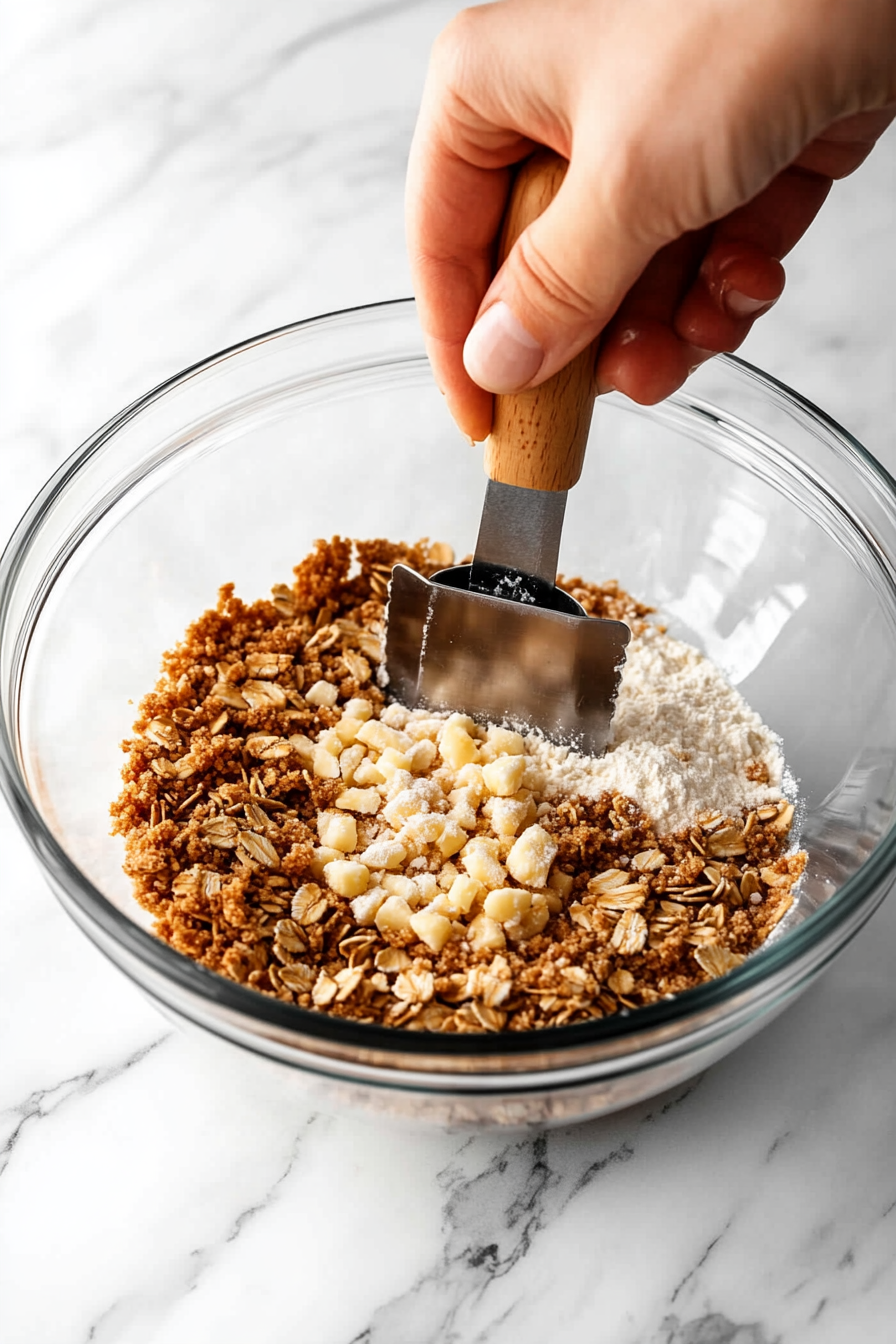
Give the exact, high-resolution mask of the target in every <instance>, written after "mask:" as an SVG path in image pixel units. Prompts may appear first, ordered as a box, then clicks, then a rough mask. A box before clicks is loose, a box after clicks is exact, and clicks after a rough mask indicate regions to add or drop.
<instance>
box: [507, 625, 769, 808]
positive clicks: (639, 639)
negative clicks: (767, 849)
mask: <svg viewBox="0 0 896 1344" xmlns="http://www.w3.org/2000/svg"><path fill="white" fill-rule="evenodd" d="M526 749H527V751H528V752H529V753H530V754H531V755H532V756H533V757H534V758H535V759H536V760H537V761H538V762H539V763H540V764H541V765H542V766H543V767H544V769H545V770H546V771H547V772H548V788H547V796H548V797H549V798H551V797H554V796H556V795H563V794H566V795H570V794H579V795H581V796H582V797H585V798H597V797H599V796H600V794H601V793H604V792H606V791H607V790H609V792H611V793H623V794H627V795H628V796H629V797H630V798H637V800H638V802H639V803H640V805H641V807H642V808H643V809H644V811H645V812H646V813H647V814H648V816H649V817H650V819H651V820H652V822H653V823H654V825H655V826H656V827H657V828H658V829H659V830H661V831H677V830H681V828H682V827H685V826H688V825H689V824H690V823H691V822H692V821H693V820H694V818H695V817H696V816H697V814H698V813H699V812H701V811H703V810H705V808H706V807H707V806H708V805H711V806H712V807H713V808H714V809H716V810H717V811H720V812H724V813H726V814H727V813H734V812H738V811H742V810H743V809H747V810H749V809H751V808H757V807H762V806H763V805H764V804H765V803H769V802H773V801H775V800H776V799H779V798H780V797H781V796H782V787H783V783H784V780H783V776H784V756H783V754H782V751H781V742H780V739H779V738H778V737H777V736H776V735H775V734H774V733H772V732H771V730H770V729H769V728H767V727H766V726H765V724H764V723H763V722H762V720H761V719H760V717H759V715H758V714H757V713H756V712H755V710H752V709H751V708H750V706H749V705H748V704H747V702H746V701H745V700H744V698H743V696H742V695H740V694H739V693H738V692H737V691H736V690H735V689H734V687H733V686H730V685H729V684H728V682H727V681H726V680H725V677H724V676H723V674H722V672H721V671H720V670H719V669H718V668H717V667H716V665H715V664H714V663H712V662H710V660H709V659H708V658H706V657H705V656H704V655H703V654H702V653H700V652H699V651H698V650H697V649H695V648H693V646H692V645H690V644H683V643H682V642H681V641H680V640H677V639H672V638H671V637H670V636H669V635H666V634H664V633H663V632H662V631H661V630H657V629H656V628H653V627H648V628H647V629H645V630H643V631H642V633H641V634H638V635H635V636H634V637H633V638H632V640H631V642H630V644H629V647H628V652H627V655H626V661H625V668H624V670H623V674H622V679H621V683H620V687H619V695H618V697H617V701H616V711H615V714H614V717H613V726H612V732H611V736H610V741H609V745H608V749H607V752H606V754H605V755H604V756H602V757H600V758H597V759H595V758H594V757H589V756H581V755H579V754H577V753H576V752H573V751H570V750H569V749H568V748H565V747H561V746H557V745H556V744H555V743H553V742H547V741H545V740H544V739H540V738H538V737H533V738H532V739H530V740H529V742H527V748H526Z"/></svg>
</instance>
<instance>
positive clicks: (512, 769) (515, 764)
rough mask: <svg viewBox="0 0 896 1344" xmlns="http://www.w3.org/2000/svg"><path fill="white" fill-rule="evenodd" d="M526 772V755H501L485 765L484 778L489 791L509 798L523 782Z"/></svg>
mask: <svg viewBox="0 0 896 1344" xmlns="http://www.w3.org/2000/svg"><path fill="white" fill-rule="evenodd" d="M525 773H526V758H525V756H499V757H498V759H497V760H496V761H492V762H491V764H490V765H486V766H483V769H482V778H483V779H484V781H485V787H486V788H487V789H488V791H489V793H494V794H497V795H498V797H499V798H509V797H510V796H511V795H512V794H514V793H516V791H517V789H518V788H519V787H520V785H521V784H522V782H523V776H524V775H525Z"/></svg>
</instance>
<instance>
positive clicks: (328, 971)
mask: <svg viewBox="0 0 896 1344" xmlns="http://www.w3.org/2000/svg"><path fill="white" fill-rule="evenodd" d="M451 559H452V557H451V553H450V551H449V549H448V548H447V547H445V546H444V545H441V544H430V543H428V542H426V541H423V542H420V543H418V544H417V545H415V546H406V545H401V544H395V543H392V542H388V541H382V540H380V541H368V542H354V543H353V542H350V541H347V540H344V539H341V538H335V539H334V540H333V541H331V542H318V543H317V545H316V547H315V549H314V551H313V552H312V553H311V554H310V555H309V556H308V557H306V559H305V560H303V561H302V563H301V564H300V565H299V566H298V567H297V568H296V570H295V579H294V582H293V583H292V584H291V585H285V584H279V585H277V586H276V587H275V588H274V589H273V592H272V598H271V599H270V600H264V601H258V602H254V603H251V604H246V603H244V602H242V601H241V600H240V599H239V598H237V597H236V596H235V594H234V591H233V586H232V585H226V586H225V587H223V588H222V589H221V590H220V593H219V596H218V602H217V605H216V607H215V608H214V609H213V610H210V611H207V612H205V613H204V614H203V615H202V616H201V617H200V618H199V619H198V620H197V621H196V622H194V624H193V625H191V626H190V628H189V629H188V630H187V632H186V634H185V637H184V639H183V641H182V642H181V643H180V644H178V646H177V647H176V648H175V649H173V650H171V651H170V652H169V653H168V654H166V655H165V657H164V659H163V665H162V676H161V678H160V680H159V682H158V684H157V685H156V687H155V688H154V690H152V691H151V692H150V693H149V694H148V695H147V696H145V698H144V699H143V701H142V702H141V704H140V711H139V717H138V719H137V722H136V723H135V725H134V736H133V738H131V739H130V740H128V741H127V742H125V743H124V744H123V746H124V750H125V752H126V753H127V763H126V765H125V767H124V770H123V780H124V787H123V790H122V793H121V795H120V797H119V798H118V800H117V801H116V802H115V804H114V805H113V807H112V817H113V831H114V833H117V834H120V835H122V836H123V837H124V841H125V871H126V872H127V873H128V874H129V876H130V878H131V880H132V883H133V889H134V895H135V897H136V899H137V901H138V902H139V903H140V905H141V906H143V907H144V908H145V909H146V910H148V911H149V912H150V913H151V914H152V916H153V920H154V926H153V927H154V931H155V933H156V934H157V935H158V936H159V937H160V938H162V939H164V940H165V941H166V942H167V943H169V944H170V945H171V946H172V947H173V948H175V949H176V950H177V951H179V952H181V953H183V954H184V955H185V956H189V957H191V958H192V959H194V960H195V961H197V962H199V963H200V964H201V965H203V966H205V967H208V968H209V969H211V970H213V971H216V972H218V973H219V974H221V975H225V976H227V977H229V978H230V979H232V980H235V981H237V982H238V983H241V984H246V985H249V986H251V987H252V988H254V989H256V990H258V991H259V992H260V993H264V994H268V995H272V996H275V997H277V998H279V999H281V1000H283V1001H285V1002H289V1003H295V1004H298V1005H300V1006H302V1007H304V1008H308V1009H313V1010H316V1011H321V1012H327V1013H330V1014H333V1015H336V1016H341V1017H349V1018H353V1019H356V1020H359V1021H363V1022H378V1023H384V1024H386V1025H392V1026H406V1027H412V1028H416V1029H426V1030H440V1031H461V1032H469V1031H474V1032H480V1031H499V1030H516V1031H519V1030H527V1029H530V1028H535V1027H546V1026H557V1025H561V1024H563V1023H568V1022H576V1021H584V1020H586V1019H588V1018H595V1017H603V1016H606V1015H608V1014H612V1013H614V1012H618V1011H619V1010H620V1009H626V1010H627V1009H632V1008H637V1007H639V1006H642V1005H645V1004H650V1003H654V1002H657V1001H658V1000H660V999H663V998H667V997H670V996H672V995H675V994H678V993H681V992H682V991H683V990H686V989H688V988H690V987H692V986H694V985H697V984H700V983H702V982H704V981H706V980H708V979H712V978H715V977H717V976H719V975H723V974H724V973H725V972H726V971H728V970H730V969H732V968H733V967H735V966H737V965H739V964H740V963H741V962H742V961H743V960H744V958H745V957H746V956H747V955H749V953H750V952H752V951H754V950H755V949H756V948H757V947H758V946H760V945H761V943H762V942H763V941H764V940H765V939H766V938H767V937H768V935H769V934H770V932H771V931H772V929H773V928H774V927H775V926H776V925H777V924H778V922H779V921H780V920H781V918H782V917H783V916H784V914H785V913H786V912H787V910H788V909H789V908H790V906H791V905H792V903H793V888H794V886H795V884H796V882H797V880H798V878H799V876H800V874H801V873H802V871H803V868H804V866H805V862H806V857H805V855H804V854H793V853H787V852H786V849H787V845H788V837H789V831H790V827H791V822H792V819H793V806H792V804H790V803H789V802H787V801H786V800H784V799H780V800H777V801H774V802H770V803H769V804H768V805H766V806H764V807H760V808H757V809H755V810H753V811H750V812H749V813H746V814H741V815H736V816H721V815H719V814H718V813H713V812H711V811H707V812H705V813H703V814H701V815H698V816H695V818H694V821H693V825H692V826H691V827H690V828H689V829H686V830H682V831H679V832H676V833H675V834H658V833H657V832H656V830H655V828H654V827H653V825H652V823H651V820H650V818H649V817H648V816H647V815H645V813H644V812H643V811H642V809H641V808H640V807H639V805H638V800H637V799H632V798H627V797H622V796H619V795H615V796H614V795H612V794H610V793H605V794H603V795H601V796H599V797H597V798H588V799H585V798H581V797H558V796H556V795H554V796H551V797H550V798H548V797H546V796H545V792H544V780H543V778H540V776H539V770H538V767H537V763H536V762H535V761H534V760H533V759H532V758H531V757H530V756H528V755H527V754H526V749H525V742H524V740H523V739H522V738H521V737H520V735H519V734H517V733H514V732H511V731H509V730H507V729H504V728H496V727H489V728H483V727H481V726H479V725H476V724H474V723H473V722H472V720H469V719H466V718H465V717H464V716H463V715H457V714H455V715H434V714H430V713H428V712H426V711H416V712H415V713H410V712H409V711H407V710H406V709H404V708H403V707H402V706H400V705H394V704H393V705H387V704H386V701H385V697H384V695H383V692H382V690H381V689H380V688H379V686H378V685H377V682H376V668H377V665H378V663H379V661H380V658H381V641H382V637H383V631H384V614H385V613H384V603H385V599H386V595H387V588H388V581H389V575H390V572H391V569H392V566H393V564H395V563H396V562H399V561H401V562H402V563H404V564H407V565H410V566H412V567H413V568H415V569H417V570H419V571H420V572H421V573H423V574H424V575H429V574H431V573H433V572H434V571H435V570H436V569H439V568H442V567H443V566H445V565H446V564H449V563H451ZM566 586H567V587H568V588H569V589H570V590H571V591H573V592H574V595H575V596H576V597H577V599H578V600H579V601H580V602H581V603H582V605H583V606H584V607H585V609H586V611H588V613H589V614H591V615H595V616H612V617H613V618H614V619H621V620H625V621H627V622H628V623H629V624H630V625H631V626H632V628H633V629H634V630H635V631H636V632H638V631H640V630H642V629H643V628H644V625H645V619H646V617H647V616H648V615H649V614H650V609H649V608H648V607H646V606H644V605H643V604H642V603H639V602H637V601H636V600H635V599H633V598H632V597H631V596H630V595H629V594H627V593H626V592H624V591H623V590H622V589H621V588H619V586H618V585H617V584H615V583H606V584H602V585H599V584H591V583H587V582H585V581H583V580H581V579H575V580H572V581H571V582H570V583H569V584H567V585H566ZM709 801H711V800H709Z"/></svg>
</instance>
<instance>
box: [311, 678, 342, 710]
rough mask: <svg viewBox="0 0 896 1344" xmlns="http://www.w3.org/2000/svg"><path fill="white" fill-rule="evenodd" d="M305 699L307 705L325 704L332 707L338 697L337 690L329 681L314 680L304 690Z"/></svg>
mask: <svg viewBox="0 0 896 1344" xmlns="http://www.w3.org/2000/svg"><path fill="white" fill-rule="evenodd" d="M305 699H306V700H307V701H308V704H309V705H320V706H326V707H327V709H332V708H333V706H334V705H335V704H336V701H337V700H338V699H339V691H338V690H337V688H336V687H335V686H334V685H333V683H332V682H331V681H316V682H315V683H314V685H313V686H311V687H310V688H309V689H308V690H307V691H306V692H305Z"/></svg>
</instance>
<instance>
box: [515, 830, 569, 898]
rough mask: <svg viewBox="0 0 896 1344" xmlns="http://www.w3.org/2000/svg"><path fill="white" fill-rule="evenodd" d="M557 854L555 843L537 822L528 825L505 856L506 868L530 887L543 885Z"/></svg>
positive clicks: (518, 880) (519, 880)
mask: <svg viewBox="0 0 896 1344" xmlns="http://www.w3.org/2000/svg"><path fill="white" fill-rule="evenodd" d="M556 854H557V844H556V842H555V841H554V840H553V839H552V838H551V837H550V836H549V835H548V833H547V831H546V830H544V828H543V827H541V826H539V825H538V824H536V825H534V826H528V827H527V828H526V830H524V831H523V833H522V835H521V836H520V838H519V839H518V840H517V841H516V843H515V844H514V846H513V848H512V849H511V851H510V853H509V854H508V856H507V869H508V872H510V874H511V875H512V876H513V877H515V878H516V880H517V882H523V883H525V884H526V886H530V887H543V886H544V885H545V883H546V882H547V880H548V873H549V872H550V868H551V864H552V863H553V862H554V859H555V857H556Z"/></svg>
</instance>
